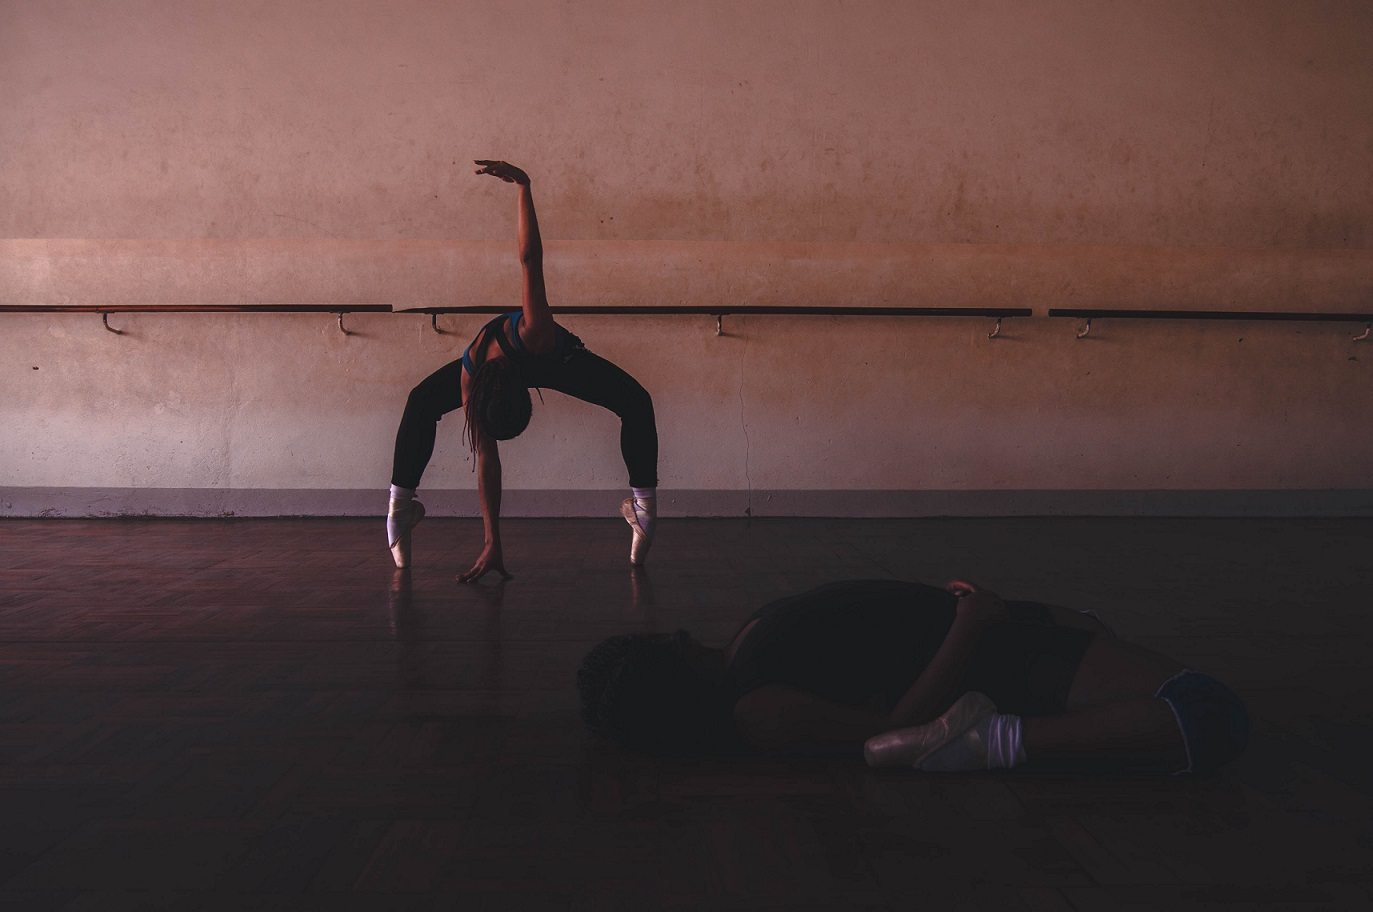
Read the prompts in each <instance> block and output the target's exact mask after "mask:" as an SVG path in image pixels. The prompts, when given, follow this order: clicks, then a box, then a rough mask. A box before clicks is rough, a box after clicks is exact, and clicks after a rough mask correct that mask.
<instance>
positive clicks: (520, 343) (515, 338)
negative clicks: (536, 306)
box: [506, 310, 524, 352]
mask: <svg viewBox="0 0 1373 912" xmlns="http://www.w3.org/2000/svg"><path fill="white" fill-rule="evenodd" d="M522 316H524V312H523V311H520V310H512V311H510V313H508V314H506V317H507V319H508V320H509V321H510V328H509V332H508V333H507V335H508V336H510V344H511V345H513V346H514V347H515V351H517V352H523V351H524V340H523V339H521V338H520V317H522Z"/></svg>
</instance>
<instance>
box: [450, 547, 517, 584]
mask: <svg viewBox="0 0 1373 912" xmlns="http://www.w3.org/2000/svg"><path fill="white" fill-rule="evenodd" d="M492 570H494V571H496V572H497V573H499V574H500V575H501V579H503V580H508V579H510V578H511V577H510V574H509V573H507V572H506V570H505V556H504V555H502V554H501V546H500V543H499V542H491V543H490V544H488V545H487V546H486V547H485V548H482V553H481V554H479V555H477V562H476V563H475V564H473V565H472V569H471V570H468V571H467V572H466V573H462V574H459V575H458V582H460V583H475V582H476V581H477V580H479V579H481V578H482V577H483V576H486V574H488V573H490V572H491V571H492Z"/></svg>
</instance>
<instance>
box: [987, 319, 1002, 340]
mask: <svg viewBox="0 0 1373 912" xmlns="http://www.w3.org/2000/svg"><path fill="white" fill-rule="evenodd" d="M999 335H1001V318H1000V317H997V318H996V325H995V326H993V327H992V331H991V332H989V333H987V338H988V339H995V338H996V337H997V336H999Z"/></svg>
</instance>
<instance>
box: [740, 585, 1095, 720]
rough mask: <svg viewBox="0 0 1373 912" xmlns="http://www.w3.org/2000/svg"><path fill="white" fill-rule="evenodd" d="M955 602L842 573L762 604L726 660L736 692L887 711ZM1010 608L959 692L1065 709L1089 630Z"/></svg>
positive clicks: (1004, 705)
mask: <svg viewBox="0 0 1373 912" xmlns="http://www.w3.org/2000/svg"><path fill="white" fill-rule="evenodd" d="M956 603H957V599H955V598H954V596H953V595H951V594H950V593H948V592H946V591H944V590H943V589H937V588H935V587H933V586H926V585H923V584H921V583H909V582H902V581H899V580H844V581H840V582H835V583H829V584H826V585H824V586H820V587H818V588H816V589H812V590H810V591H809V592H803V593H801V594H800V595H793V596H789V597H787V598H783V599H778V600H777V601H774V602H771V603H769V604H767V605H764V606H763V607H762V608H760V609H759V610H758V611H757V612H755V613H754V615H753V616H752V617H751V618H750V619H749V622H751V621H753V620H754V619H757V621H758V623H757V625H756V626H754V628H753V629H752V630H750V631H749V632H748V634H747V636H745V637H744V639H743V641H742V642H741V643H740V644H739V645H738V648H737V649H736V650H735V654H734V659H733V661H732V662H731V663H730V666H729V670H728V680H729V683H730V688H731V692H732V694H733V699H734V700H735V701H737V700H738V698H739V697H742V696H744V695H745V694H747V693H749V692H750V691H752V690H755V689H757V688H759V687H763V686H765V685H768V684H782V685H786V686H789V687H794V688H796V689H798V690H804V691H807V692H809V693H813V694H815V695H816V696H819V697H823V698H825V699H827V700H833V701H835V702H837V703H845V704H848V705H853V706H871V707H873V708H875V709H879V710H882V711H884V712H889V711H890V710H891V709H892V708H893V707H895V705H896V704H897V702H898V701H899V700H900V699H901V697H902V696H903V695H904V694H905V693H906V691H907V690H909V689H910V686H911V685H912V684H914V683H915V680H916V678H918V677H919V676H920V672H922V671H923V670H924V669H925V666H926V665H928V664H929V663H930V660H931V659H932V658H934V654H935V652H937V651H938V649H939V647H940V645H941V644H942V643H943V642H944V638H945V637H946V636H947V635H948V632H949V628H950V627H951V626H952V625H953V619H954V611H955V605H956ZM1007 608H1008V609H1009V613H1010V615H1011V620H1010V621H1008V622H1006V623H1002V624H998V625H996V626H995V627H992V628H990V629H989V630H987V631H986V632H985V633H984V634H983V637H982V639H981V641H980V642H979V644H978V647H977V650H976V652H975V653H974V655H973V658H972V661H971V662H970V663H969V668H968V673H967V675H966V676H965V680H964V686H963V689H964V690H978V691H981V692H982V693H985V694H987V696H989V697H991V699H992V702H994V703H996V705H997V709H998V710H1000V711H1001V712H1010V713H1017V714H1020V715H1045V714H1050V713H1057V712H1062V711H1063V708H1064V705H1065V704H1066V701H1067V695H1068V688H1069V687H1070V686H1071V685H1072V681H1073V676H1074V675H1075V674H1076V672H1077V666H1078V663H1079V662H1080V661H1081V659H1082V653H1083V651H1085V649H1086V648H1087V644H1088V643H1089V642H1090V641H1091V638H1092V634H1091V632H1089V631H1085V630H1078V629H1073V628H1064V627H1056V626H1054V625H1053V624H1052V622H1051V621H1050V620H1049V614H1048V610H1047V608H1045V606H1043V605H1039V604H1037V603H1034V602H1007ZM747 623H748V622H746V625H747Z"/></svg>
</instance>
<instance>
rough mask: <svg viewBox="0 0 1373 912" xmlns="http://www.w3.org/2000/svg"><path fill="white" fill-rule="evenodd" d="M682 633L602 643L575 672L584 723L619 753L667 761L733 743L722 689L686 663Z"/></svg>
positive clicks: (715, 750) (635, 636)
mask: <svg viewBox="0 0 1373 912" xmlns="http://www.w3.org/2000/svg"><path fill="white" fill-rule="evenodd" d="M689 639H690V637H689V636H688V634H687V632H686V631H685V630H679V631H677V632H676V633H670V634H631V635H624V636H613V637H611V638H609V639H607V640H603V641H602V642H601V643H600V644H598V645H597V646H595V647H594V648H593V649H592V650H591V651H590V652H588V653H587V654H586V658H585V659H583V660H582V667H581V668H580V669H578V671H577V690H578V691H579V692H580V694H581V698H582V719H583V720H584V721H585V722H586V724H587V727H588V728H590V729H591V731H592V732H593V733H595V734H597V735H599V736H601V737H603V738H608V739H609V740H611V741H614V742H616V743H617V744H619V745H621V746H622V747H627V748H630V749H631V750H637V751H643V752H645V753H650V754H658V755H662V756H690V755H694V754H708V753H718V752H720V751H721V750H724V749H727V747H728V745H729V744H730V743H731V740H732V739H731V738H730V736H729V731H730V728H729V719H728V714H727V712H726V711H725V708H724V706H723V704H722V701H721V699H720V689H719V687H718V685H716V684H715V683H714V682H712V681H710V680H708V679H707V678H706V677H705V676H704V675H702V674H701V673H700V672H699V671H698V670H697V669H696V668H695V667H693V666H692V664H691V663H690V662H689V661H688V660H687V657H686V654H685V650H684V647H685V645H686V643H687V642H688V640H689Z"/></svg>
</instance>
